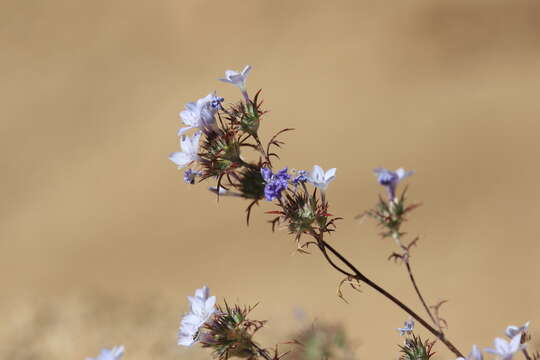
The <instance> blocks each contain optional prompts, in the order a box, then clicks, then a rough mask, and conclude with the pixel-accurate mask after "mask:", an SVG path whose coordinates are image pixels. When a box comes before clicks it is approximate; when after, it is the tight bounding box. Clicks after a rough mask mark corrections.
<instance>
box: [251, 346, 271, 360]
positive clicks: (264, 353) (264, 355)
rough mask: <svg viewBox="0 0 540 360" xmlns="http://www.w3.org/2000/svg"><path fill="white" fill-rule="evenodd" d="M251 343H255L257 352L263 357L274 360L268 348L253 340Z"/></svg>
mask: <svg viewBox="0 0 540 360" xmlns="http://www.w3.org/2000/svg"><path fill="white" fill-rule="evenodd" d="M251 345H253V347H254V348H255V349H256V350H257V353H258V354H259V355H260V356H262V357H263V358H265V359H266V360H274V359H273V358H272V356H270V354H269V353H268V351H266V349H263V348H261V347H260V346H259V345H257V344H255V343H254V342H252V343H251Z"/></svg>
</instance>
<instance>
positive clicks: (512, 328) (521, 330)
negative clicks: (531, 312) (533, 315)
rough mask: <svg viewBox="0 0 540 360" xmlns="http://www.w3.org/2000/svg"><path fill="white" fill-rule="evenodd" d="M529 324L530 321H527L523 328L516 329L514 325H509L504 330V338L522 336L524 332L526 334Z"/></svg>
mask: <svg viewBox="0 0 540 360" xmlns="http://www.w3.org/2000/svg"><path fill="white" fill-rule="evenodd" d="M530 323H531V322H530V321H527V322H526V323H525V325H523V326H520V327H517V326H515V325H510V326H508V327H507V328H506V331H505V334H506V336H508V337H509V338H513V337H514V336H516V335H517V334H522V333H524V332H527V330H528V329H529V324H530Z"/></svg>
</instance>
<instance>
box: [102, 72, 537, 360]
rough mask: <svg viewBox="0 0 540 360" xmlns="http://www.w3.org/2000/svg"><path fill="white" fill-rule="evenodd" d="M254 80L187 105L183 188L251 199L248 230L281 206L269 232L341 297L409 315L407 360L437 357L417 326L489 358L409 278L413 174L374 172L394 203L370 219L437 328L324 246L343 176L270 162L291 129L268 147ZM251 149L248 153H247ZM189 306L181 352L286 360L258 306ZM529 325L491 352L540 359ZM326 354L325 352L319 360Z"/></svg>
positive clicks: (504, 358)
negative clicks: (369, 300)
mask: <svg viewBox="0 0 540 360" xmlns="http://www.w3.org/2000/svg"><path fill="white" fill-rule="evenodd" d="M250 72H251V66H249V65H247V66H246V67H245V68H244V69H243V70H242V71H234V70H227V71H226V72H225V77H224V78H221V79H219V80H220V81H222V82H225V83H229V84H232V85H235V86H237V87H238V88H239V90H240V92H241V95H242V98H241V100H240V101H238V102H236V103H233V104H229V105H224V104H223V103H224V99H223V98H222V97H219V96H218V95H217V94H216V93H215V92H213V93H210V94H208V95H207V96H205V97H203V98H201V99H199V100H197V101H194V102H190V103H188V104H186V105H185V107H184V110H183V111H181V112H180V118H181V120H182V122H183V125H185V127H182V128H181V129H180V130H179V131H178V136H179V137H180V148H181V151H179V152H175V153H172V154H171V155H170V157H169V159H170V160H171V161H172V162H173V163H174V164H176V165H177V166H178V168H179V169H185V173H184V181H185V182H186V183H188V184H195V183H197V182H201V181H206V180H209V181H212V182H213V184H212V186H210V187H209V189H210V191H211V192H213V193H215V194H217V196H218V197H219V196H232V197H238V198H243V199H246V200H248V201H249V205H248V206H247V209H246V212H247V222H248V224H249V219H250V214H251V209H252V207H253V206H254V205H258V204H259V201H262V200H263V199H264V200H266V201H268V202H269V203H270V204H271V205H272V206H275V207H276V208H275V209H274V210H271V211H267V213H268V214H273V215H275V217H274V218H273V219H272V220H271V221H270V223H271V224H272V230H275V229H276V228H285V229H287V230H288V231H289V233H290V234H292V235H293V236H294V238H295V240H296V242H297V250H298V251H300V252H306V253H307V250H306V249H307V248H308V247H309V246H310V245H315V246H316V247H317V248H318V249H319V250H320V251H321V253H322V255H323V256H324V258H325V260H326V261H327V262H328V264H329V265H331V266H332V267H333V268H334V269H335V270H337V271H338V272H339V273H340V274H342V275H344V276H345V278H344V279H343V280H342V281H341V282H340V283H339V286H338V295H339V296H340V297H342V294H341V286H342V285H343V284H350V285H351V287H352V288H353V289H358V287H357V285H358V284H359V283H361V282H363V283H364V284H366V285H368V286H370V287H372V288H374V289H375V290H377V291H378V292H379V293H380V294H382V295H383V296H385V297H386V298H388V299H389V300H391V301H392V302H393V303H394V304H396V305H398V306H399V307H400V308H401V309H403V310H405V311H406V312H407V313H408V314H409V315H410V316H411V317H410V318H409V320H407V321H405V324H404V326H403V327H402V328H398V329H397V331H398V332H399V334H400V335H401V336H404V335H406V337H405V341H404V344H403V345H402V346H400V351H401V357H400V359H402V360H429V359H430V358H431V357H432V356H433V354H434V352H433V351H432V348H433V345H434V343H435V341H432V340H422V339H421V338H420V337H419V336H417V335H416V334H414V326H415V322H414V321H413V318H414V319H416V320H417V321H418V323H419V324H421V325H423V326H424V327H425V328H426V329H427V330H428V331H430V332H431V334H432V335H433V336H434V337H436V338H437V339H438V340H440V341H441V342H442V343H443V344H444V345H445V346H447V347H448V349H450V350H451V351H452V352H453V353H454V354H455V356H456V357H458V360H483V357H484V355H483V354H482V351H481V350H480V348H478V347H477V346H476V345H474V346H473V348H472V351H471V352H470V354H469V355H468V356H467V357H466V358H465V357H463V354H462V353H461V352H460V351H459V350H458V349H457V348H456V346H454V345H453V344H452V343H451V342H450V341H449V340H448V338H447V337H446V334H445V333H444V331H445V329H446V328H447V327H448V326H447V323H446V321H445V320H444V319H442V318H441V317H440V316H439V308H440V306H441V305H442V304H443V303H444V302H445V301H442V302H439V303H438V304H437V305H435V306H429V305H428V303H427V302H426V300H425V299H424V297H423V295H422V293H421V292H420V290H419V287H418V284H417V282H416V280H415V277H414V275H413V273H412V270H411V266H410V259H409V255H410V254H409V250H410V248H411V247H412V246H413V245H415V244H416V242H417V239H418V238H415V239H414V240H412V241H410V242H409V243H408V244H406V243H404V242H403V237H404V235H405V232H403V230H402V225H403V223H404V222H405V221H406V220H407V217H408V215H409V213H410V212H411V211H412V210H413V209H415V208H416V207H418V206H419V205H418V204H409V203H408V201H407V198H406V196H405V194H406V192H407V188H405V189H404V190H403V191H401V193H398V187H399V184H400V183H401V182H402V181H403V180H404V179H406V178H408V177H409V176H411V175H412V174H413V173H414V172H413V171H406V170H404V169H403V168H399V169H397V170H395V171H391V170H388V169H386V168H377V169H374V170H373V172H374V174H375V175H376V178H377V182H378V183H379V184H380V185H381V186H383V188H384V189H385V191H386V193H387V197H384V198H383V197H382V196H379V201H378V203H377V204H376V206H375V207H374V208H373V209H371V210H369V211H367V212H366V213H365V215H367V216H370V217H372V218H374V219H375V220H376V221H377V223H378V225H379V226H380V227H382V228H383V232H382V234H381V235H382V236H383V237H389V238H392V239H393V240H394V241H395V242H396V244H397V245H398V246H399V249H400V250H399V252H394V253H392V255H391V256H390V257H389V258H390V259H392V258H393V259H394V260H398V259H399V260H401V261H402V263H404V264H405V265H406V269H407V271H408V274H409V278H410V280H411V282H412V285H413V287H414V289H415V291H416V294H417V295H418V298H419V300H420V302H421V303H422V305H423V307H424V310H425V311H426V313H427V315H428V316H429V320H431V324H429V323H428V322H429V320H426V319H427V317H426V319H423V318H422V317H421V316H419V315H418V314H417V313H415V312H414V311H413V310H411V308H409V307H408V306H406V305H405V304H404V303H402V302H401V301H400V300H399V299H397V298H396V297H395V296H393V295H391V294H390V293H388V292H387V291H386V290H384V289H383V288H382V287H380V286H379V285H377V284H375V283H374V282H373V281H372V280H370V279H368V278H367V277H366V276H365V275H364V274H363V273H362V272H361V270H360V269H359V268H357V267H355V266H354V265H353V264H352V262H351V261H350V260H348V259H347V258H346V257H345V256H344V255H343V254H342V253H340V252H339V251H338V250H337V249H336V248H334V246H333V245H331V244H330V242H329V241H328V240H327V239H325V237H326V235H328V234H330V233H331V232H333V231H335V229H336V221H337V220H339V219H341V218H339V217H333V215H331V214H330V213H329V208H330V205H329V201H328V200H329V199H328V196H327V190H328V187H329V184H330V183H331V182H332V181H334V180H335V178H336V169H335V168H331V169H329V170H327V171H325V170H323V168H322V167H321V166H319V165H314V166H313V169H312V170H311V171H307V170H292V171H289V167H282V166H279V167H277V166H275V164H274V163H273V162H274V161H277V160H280V157H279V155H278V153H277V151H278V149H279V148H280V147H281V146H282V145H283V144H284V143H283V142H282V141H281V140H280V139H281V136H282V134H283V133H285V132H287V131H290V130H292V129H290V128H286V129H283V130H281V131H279V132H277V133H276V134H275V135H273V136H271V137H270V138H269V140H268V141H266V142H264V141H263V140H262V139H263V137H262V136H261V133H260V131H261V128H262V126H261V125H262V124H264V122H263V116H264V115H265V114H266V111H264V110H263V109H262V100H260V95H261V90H259V91H257V92H256V93H255V95H254V96H252V97H250V95H249V93H248V91H247V87H246V80H247V77H248V75H249V74H250ZM265 121H266V120H265ZM190 132H192V134H191V135H189V133H190ZM248 151H249V152H250V153H247V152H248ZM253 155H254V156H253ZM302 236H309V237H311V239H310V240H307V241H305V242H301V237H302ZM302 241H303V238H302ZM342 298H343V297H342ZM189 301H190V311H189V312H188V313H187V314H185V316H184V317H183V318H182V320H181V323H180V330H179V334H178V344H179V345H183V346H191V345H193V344H194V343H196V342H200V343H201V345H202V346H203V347H208V348H211V349H212V350H213V354H214V356H215V357H216V358H218V359H220V360H225V359H228V358H229V357H232V356H236V357H242V358H248V359H255V358H258V357H263V358H265V359H266V360H278V359H279V358H280V356H279V355H278V354H277V349H276V352H275V355H274V356H273V357H272V356H271V355H270V353H269V352H268V351H267V350H265V349H261V348H260V347H259V346H258V345H257V344H256V343H255V342H254V340H253V336H254V334H255V333H256V332H257V331H258V330H259V329H260V328H262V327H263V325H264V324H265V322H264V321H256V320H255V321H254V320H250V319H248V317H247V316H248V314H249V312H250V311H251V310H252V308H246V307H240V306H238V305H235V306H229V305H228V304H227V303H226V302H225V305H224V306H216V298H215V297H214V296H210V294H209V290H208V288H207V287H206V286H205V287H203V288H201V289H198V290H197V291H196V292H195V296H193V297H189ZM528 326H529V323H526V324H524V325H523V326H520V327H518V326H509V327H508V328H507V329H506V332H505V333H506V335H507V336H508V338H509V340H505V339H501V338H496V339H495V341H494V347H493V348H486V349H484V352H486V353H491V354H493V355H495V356H496V357H497V358H498V359H501V360H511V359H512V358H513V356H514V355H515V354H516V353H518V352H523V354H524V356H525V358H526V359H527V360H531V359H534V360H540V356H538V357H536V356H534V357H533V358H531V357H530V356H529V355H528V353H527V349H526V346H527V342H528V341H529V340H530V336H529V335H528V334H527V331H528ZM325 348H326V347H325ZM320 353H321V352H320V351H319V352H318V353H317V354H320ZM328 356H329V353H325V355H323V357H325V358H326V357H328ZM98 360H103V359H101V358H99V359H98ZM107 360H109V359H107Z"/></svg>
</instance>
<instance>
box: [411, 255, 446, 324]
mask: <svg viewBox="0 0 540 360" xmlns="http://www.w3.org/2000/svg"><path fill="white" fill-rule="evenodd" d="M405 266H406V267H407V272H408V273H409V278H410V279H411V282H412V284H413V287H414V290H415V291H416V295H418V298H419V299H420V302H421V303H422V305H423V306H424V309H426V312H427V313H428V315H429V317H430V319H431V321H432V322H433V324H434V325H435V326H436V327H437V329H438V330H439V332H440V333H441V334H443V331H442V329H441V324H439V321H437V320H435V317H434V316H433V314H432V313H431V311H430V310H429V307H428V305H427V304H426V301H425V300H424V297H423V296H422V294H421V293H420V290H419V289H418V285H417V284H416V280H415V279H414V276H413V273H412V270H411V264H410V263H409V259H407V260H406V261H405Z"/></svg>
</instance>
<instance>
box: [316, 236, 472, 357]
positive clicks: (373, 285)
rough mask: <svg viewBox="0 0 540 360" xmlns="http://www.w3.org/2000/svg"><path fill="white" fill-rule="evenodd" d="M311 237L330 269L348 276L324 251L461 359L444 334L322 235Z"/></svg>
mask: <svg viewBox="0 0 540 360" xmlns="http://www.w3.org/2000/svg"><path fill="white" fill-rule="evenodd" d="M312 235H313V236H314V237H315V239H316V240H317V243H318V244H319V248H320V249H321V252H322V253H323V255H325V258H326V260H327V261H328V262H329V263H330V265H332V267H334V268H337V269H338V271H340V272H342V273H344V274H346V275H349V274H348V272H346V271H342V270H340V268H338V267H336V265H335V263H333V262H332V261H331V260H330V259H329V256H328V254H327V253H326V251H325V250H329V251H330V252H331V253H332V254H333V255H334V256H336V257H337V258H338V259H339V260H340V261H341V262H342V263H343V264H344V265H345V266H347V267H348V268H349V269H350V270H351V272H352V273H353V276H352V277H353V278H355V279H357V280H360V281H363V282H364V283H365V284H367V285H368V286H370V287H371V288H373V289H375V290H376V291H377V292H379V293H380V294H381V295H383V296H384V297H386V298H387V299H389V300H390V301H392V302H393V303H394V304H396V305H397V306H398V307H400V308H401V309H402V310H403V311H405V312H406V313H407V314H409V315H410V316H412V317H413V318H414V319H415V320H416V321H418V322H419V323H420V324H421V325H422V326H424V327H425V328H426V329H427V330H428V331H429V332H430V333H432V334H433V335H434V336H435V337H437V338H438V339H439V340H440V341H441V342H442V343H443V344H445V345H446V347H447V348H448V349H449V350H450V351H452V352H453V353H454V354H455V355H456V356H458V357H463V354H462V353H461V352H460V351H459V350H458V349H457V348H456V347H455V346H454V344H452V343H451V342H450V341H449V340H447V339H446V338H445V336H444V334H443V333H442V332H440V331H438V330H437V329H435V328H434V327H433V326H431V325H430V324H429V323H428V322H427V321H425V320H424V319H423V318H422V317H420V315H418V314H417V313H416V312H414V311H413V310H412V309H411V308H409V307H408V306H407V305H405V304H404V303H403V302H401V301H400V300H399V299H398V298H396V297H395V296H393V295H392V294H390V293H389V292H388V291H386V290H385V289H383V288H382V287H380V286H379V285H377V284H376V283H375V282H373V281H371V280H370V279H368V278H367V277H366V276H365V275H364V274H362V273H361V272H360V271H359V270H358V269H357V268H356V267H355V266H354V265H353V264H352V263H351V262H350V261H349V260H348V259H347V258H345V257H344V256H343V255H342V254H341V253H340V252H339V251H337V250H336V249H334V248H333V247H332V246H331V245H330V244H328V243H327V242H326V241H325V240H324V239H323V237H322V234H317V233H312Z"/></svg>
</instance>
